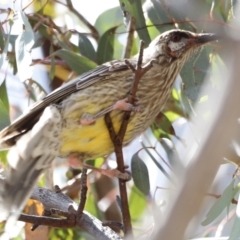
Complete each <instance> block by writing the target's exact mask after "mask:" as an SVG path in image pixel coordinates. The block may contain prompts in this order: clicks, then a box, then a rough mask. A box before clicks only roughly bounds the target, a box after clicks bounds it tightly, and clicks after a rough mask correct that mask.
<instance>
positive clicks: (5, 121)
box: [0, 99, 10, 130]
mask: <svg viewBox="0 0 240 240" xmlns="http://www.w3.org/2000/svg"><path fill="white" fill-rule="evenodd" d="M9 124H10V118H9V114H8V109H7V108H6V106H5V105H4V103H3V101H2V100H1V99H0V130H1V129H3V128H5V127H6V126H8V125H9Z"/></svg>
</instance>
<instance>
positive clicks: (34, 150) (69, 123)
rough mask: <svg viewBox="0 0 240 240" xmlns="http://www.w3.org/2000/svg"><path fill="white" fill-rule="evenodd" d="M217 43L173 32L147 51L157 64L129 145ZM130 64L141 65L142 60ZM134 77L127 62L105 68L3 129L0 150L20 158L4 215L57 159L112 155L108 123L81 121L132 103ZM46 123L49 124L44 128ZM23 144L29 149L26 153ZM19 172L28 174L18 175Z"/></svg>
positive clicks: (0, 202)
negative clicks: (206, 48)
mask: <svg viewBox="0 0 240 240" xmlns="http://www.w3.org/2000/svg"><path fill="white" fill-rule="evenodd" d="M215 39H216V37H215V36H214V35H213V34H195V33H192V32H189V31H184V30H171V31H168V32H165V33H163V34H161V35H160V36H158V37H157V38H156V39H155V40H154V41H153V42H152V43H151V44H150V45H149V47H148V48H146V49H145V50H144V54H143V65H145V64H147V63H148V62H149V61H151V60H153V59H154V60H155V61H154V63H153V67H152V68H151V69H150V70H149V71H148V72H147V73H146V74H145V75H144V76H143V77H142V78H141V80H140V82H139V85H138V91H137V94H136V96H137V98H139V104H140V107H141V109H142V111H141V112H132V113H131V118H130V122H129V125H128V128H127V132H126V135H125V138H124V144H127V143H129V142H130V141H132V140H133V139H134V138H135V137H136V136H138V135H139V134H141V132H142V131H144V130H145V129H146V128H147V127H148V126H149V125H150V124H151V122H152V121H153V120H154V118H155V117H156V115H157V114H158V113H159V111H160V110H161V109H162V107H163V105H164V103H165V102H166V100H167V98H168V96H169V93H170V91H171V88H172V85H173V83H174V81H175V79H176V77H177V75H178V73H179V72H180V70H181V68H182V66H183V65H184V63H185V62H186V61H187V60H188V59H189V57H190V56H191V55H192V54H193V53H194V52H195V51H196V50H197V49H198V48H199V47H200V46H202V45H204V44H205V43H207V42H209V41H212V40H215ZM129 61H130V62H131V63H132V64H133V65H134V64H136V61H137V56H135V57H133V58H131V59H129ZM133 77H134V75H133V73H132V71H131V70H130V69H128V66H127V65H126V64H125V62H124V61H123V60H114V61H111V62H109V63H106V64H103V65H101V66H99V67H97V68H95V69H93V70H91V71H89V72H87V73H85V74H82V75H81V76H80V77H78V78H77V79H75V80H72V81H70V82H69V83H67V84H65V85H63V86H62V87H61V88H59V89H57V90H55V91H54V92H52V93H51V94H49V95H48V96H46V97H45V98H44V99H43V100H42V101H40V102H39V103H36V104H34V106H32V107H31V108H30V109H29V111H28V112H27V113H25V114H23V115H22V116H21V117H20V118H18V119H17V120H16V121H14V122H13V123H12V124H11V125H10V126H9V127H7V128H5V129H3V130H2V132H0V148H1V147H2V148H11V147H13V149H14V150H10V153H11V151H12V153H13V152H14V154H15V155H19V156H20V157H19V158H18V159H17V160H16V161H15V162H16V163H14V164H12V165H14V166H12V167H13V169H14V168H15V169H16V170H15V171H14V170H12V171H14V172H15V173H14V176H12V173H11V172H10V173H9V175H8V177H7V179H6V183H4V184H2V187H1V185H0V196H2V199H1V198H0V210H2V206H4V209H5V210H6V209H7V210H9V209H11V207H12V205H13V206H15V207H16V208H17V207H18V206H19V204H21V203H22V202H24V200H25V199H26V198H27V196H28V195H27V193H29V190H30V189H31V188H32V187H33V186H34V183H35V182H36V179H37V177H38V176H39V174H40V173H41V172H42V170H44V169H45V168H46V167H47V166H48V165H49V164H50V163H51V162H52V161H53V159H54V158H55V157H56V156H60V157H68V156H71V155H74V156H75V157H78V158H79V160H81V161H84V160H88V159H92V158H96V157H100V156H105V155H107V154H109V153H111V152H112V151H113V146H112V143H111V140H110V138H109V134H108V131H107V129H106V126H105V123H104V118H103V117H101V118H99V119H97V120H96V122H95V124H92V125H89V126H82V125H81V124H80V119H81V117H82V116H83V114H85V113H90V114H96V113H98V112H100V111H102V110H104V109H106V108H108V107H109V106H111V105H113V104H114V103H115V102H117V101H118V100H120V99H124V98H126V97H127V95H128V93H129V91H130V88H131V85H132V81H133ZM41 115H42V117H41V118H40V116H41ZM122 115H123V112H122V111H120V110H114V111H112V112H111V117H112V121H113V124H114V127H115V129H116V130H118V129H119V127H120V124H121V119H122ZM52 116H56V119H55V120H53V119H52ZM39 118H40V120H39ZM43 122H44V124H41V123H43ZM47 126H49V127H47ZM56 126H58V128H56ZM45 128H46V129H48V130H46V129H45ZM32 129H33V130H32ZM39 129H40V130H39ZM41 129H43V131H41ZM44 129H45V130H44ZM51 129H55V130H54V131H55V132H54V133H53V132H51ZM48 131H49V133H48ZM40 133H41V134H40ZM39 134H40V137H39ZM56 141H57V143H56ZM39 142H40V143H41V144H40V146H41V147H39V144H38V143H39ZM20 143H21V144H23V143H24V144H26V146H25V149H23V150H22V149H21V151H20V150H19V149H20V148H21V147H20V145H21V144H20ZM21 146H22V145H21ZM28 146H31V147H28ZM44 146H45V149H44V148H43V147H44ZM26 151H27V153H28V154H26V153H25V152H26ZM12 153H11V155H12V156H13V154H12ZM42 163H44V164H42ZM36 166H37V167H36ZM18 168H25V170H24V171H19V173H20V174H18ZM36 170H37V171H36ZM35 172H36V174H35ZM23 173H24V174H28V177H27V178H26V176H23ZM20 185H21V188H20ZM7 188H8V189H21V190H19V191H21V194H20V193H19V194H18V192H17V191H8V190H7ZM13 199H14V200H13ZM6 215H7V213H6V214H5V216H6Z"/></svg>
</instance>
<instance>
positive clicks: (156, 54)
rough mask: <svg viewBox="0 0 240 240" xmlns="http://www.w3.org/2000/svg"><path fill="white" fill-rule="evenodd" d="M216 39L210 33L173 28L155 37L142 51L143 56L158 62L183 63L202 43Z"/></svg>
mask: <svg viewBox="0 0 240 240" xmlns="http://www.w3.org/2000/svg"><path fill="white" fill-rule="evenodd" d="M214 40H217V36H216V35H215V34H212V33H193V32H190V31H185V30H180V29H174V30H170V31H167V32H164V33H162V34H161V35H159V36H158V37H156V38H155V39H154V40H153V41H152V42H151V44H150V45H149V47H148V48H147V49H146V50H145V51H144V56H148V57H149V58H150V59H153V58H154V59H156V60H157V62H158V63H159V64H165V63H166V64H169V63H172V62H173V61H177V60H180V61H181V62H182V63H185V62H186V61H187V60H188V59H189V57H190V56H191V55H192V54H193V53H194V52H195V51H196V50H197V49H198V48H199V47H201V46H203V45H204V44H206V43H208V42H210V41H214Z"/></svg>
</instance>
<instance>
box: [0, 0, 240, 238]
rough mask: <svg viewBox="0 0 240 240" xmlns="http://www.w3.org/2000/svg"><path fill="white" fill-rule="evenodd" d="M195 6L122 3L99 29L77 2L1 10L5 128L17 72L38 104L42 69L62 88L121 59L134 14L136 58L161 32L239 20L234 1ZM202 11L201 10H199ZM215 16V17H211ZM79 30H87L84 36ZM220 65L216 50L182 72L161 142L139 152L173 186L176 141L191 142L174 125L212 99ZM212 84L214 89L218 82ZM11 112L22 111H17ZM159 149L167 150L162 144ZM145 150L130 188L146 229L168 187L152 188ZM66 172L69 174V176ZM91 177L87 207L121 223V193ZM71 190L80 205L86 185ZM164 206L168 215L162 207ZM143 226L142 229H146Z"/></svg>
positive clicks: (160, 127)
mask: <svg viewBox="0 0 240 240" xmlns="http://www.w3.org/2000/svg"><path fill="white" fill-rule="evenodd" d="M102 2H103V3H104V2H105V1H102ZM143 2H144V1H143ZM193 2H194V1H192V2H191V1H188V4H182V3H181V1H179V3H177V2H176V1H173V0H171V1H162V0H160V1H159V0H148V1H145V2H144V3H142V1H132V0H119V6H118V7H115V8H111V9H106V10H105V12H103V13H101V14H99V16H98V17H97V19H96V22H95V24H94V25H91V24H90V23H89V22H88V21H87V20H86V19H85V18H84V17H83V16H82V15H81V8H79V9H78V10H76V9H74V8H73V7H72V5H71V4H70V1H67V3H66V4H65V3H63V2H60V1H32V2H31V3H30V5H29V6H28V8H29V7H30V6H31V7H32V8H33V11H31V13H29V11H28V8H27V7H26V8H22V9H21V10H19V11H17V12H15V11H14V9H11V8H6V9H2V11H3V12H5V19H4V20H2V23H1V31H0V48H1V58H0V66H1V67H2V66H4V67H5V68H6V69H7V70H6V76H4V78H3V79H4V80H1V84H0V129H3V128H4V127H5V126H7V125H8V124H9V123H10V116H9V115H10V113H9V112H11V111H12V109H14V106H12V105H11V104H9V96H8V95H9V93H10V91H9V93H8V91H7V88H6V83H7V82H8V79H9V78H10V76H11V74H12V73H13V74H17V77H18V79H17V81H22V82H23V84H24V87H25V89H26V92H27V94H28V98H29V100H30V99H38V98H39V97H38V96H37V95H43V94H45V90H44V88H43V86H41V82H40V83H38V84H34V83H37V81H36V79H34V77H33V76H34V75H33V70H34V68H35V67H37V66H39V65H42V66H44V69H43V70H42V71H43V72H45V71H46V72H47V74H48V75H49V78H50V79H51V81H49V84H50V85H51V87H52V88H53V90H54V87H55V86H56V85H59V83H62V82H64V81H67V80H69V79H71V78H73V77H75V76H77V75H79V74H82V73H84V72H86V71H88V70H90V69H93V68H95V67H96V66H97V65H99V64H102V63H104V62H107V61H110V60H113V59H117V58H121V57H122V55H123V48H124V47H123V46H124V45H125V40H126V39H125V37H124V36H126V34H125V33H126V26H125V25H127V23H128V21H129V19H130V17H134V19H135V29H136V31H135V32H136V34H135V33H134V38H133V44H132V48H133V49H132V50H131V53H133V52H134V53H136V49H137V47H136V46H138V43H139V39H142V40H144V41H145V44H146V45H148V44H149V43H150V41H151V39H153V38H154V37H155V36H157V35H158V34H159V33H162V32H164V31H166V30H169V29H173V28H176V27H179V28H182V29H186V30H191V31H196V32H201V31H209V30H210V29H213V27H214V26H216V25H217V28H218V29H220V28H223V27H228V23H229V21H230V20H231V18H232V17H233V12H234V11H233V10H234V8H235V5H234V4H235V1H227V0H224V1H219V2H218V3H216V5H213V1H208V0H205V1H198V2H199V3H198V5H196V4H195V3H193ZM80 5H81V4H80ZM196 6H197V9H198V11H196V10H195V9H196ZM59 7H64V14H66V15H67V16H68V17H72V18H74V22H75V24H76V25H75V29H70V28H69V26H68V25H67V24H66V23H64V24H60V23H59V21H58V20H59V18H60V19H61V20H62V21H63V20H64V18H62V16H61V15H60V13H58V11H57V9H58V8H59ZM122 13H123V16H124V18H123V17H122ZM209 16H211V17H210V18H209ZM109 19H110V20H109ZM18 22H21V24H20V25H21V26H22V29H21V31H19V32H18V34H17V35H16V34H13V33H12V26H14V25H16V24H18ZM60 22H61V21H60ZM123 22H124V23H125V25H124V24H123ZM79 27H81V28H82V29H84V30H81V31H79V30H78V29H79ZM89 32H90V33H89ZM121 33H124V34H121ZM128 34H133V33H131V32H130V33H128ZM150 38H151V39H150ZM76 39H77V40H76ZM123 39H124V40H123ZM39 47H40V48H41V49H42V50H43V53H44V56H43V57H41V60H39V59H33V56H32V52H33V51H35V50H36V49H37V48H39ZM219 63H222V59H221V55H220V54H218V52H217V51H213V48H212V47H211V48H206V49H204V50H203V51H201V52H199V53H198V54H197V55H195V57H193V58H192V59H191V60H190V61H189V62H188V63H187V64H186V65H185V67H184V68H183V70H182V72H181V74H180V75H181V78H182V84H181V87H178V86H176V87H175V89H173V91H172V95H171V97H170V99H169V101H168V102H167V104H166V106H165V108H164V110H163V112H161V113H159V115H158V117H157V118H156V121H155V122H154V123H153V124H152V126H151V130H152V131H151V132H150V133H149V131H148V133H147V137H146V138H149V139H151V141H152V139H154V144H151V147H149V145H148V144H147V145H146V144H145V143H146V142H145V141H143V142H142V149H140V150H142V151H140V152H144V154H145V158H146V159H148V160H149V159H150V160H151V161H152V162H153V163H154V164H155V165H154V166H155V167H156V166H157V169H158V171H159V175H161V176H165V177H166V178H168V179H169V180H170V181H172V182H174V180H173V177H172V175H173V172H174V168H173V167H172V166H171V164H172V162H171V160H169V161H167V160H165V158H166V159H168V158H170V157H171V156H172V155H173V154H174V152H175V151H176V149H175V147H174V143H175V142H176V141H179V142H181V141H182V144H183V145H184V141H183V140H182V139H181V138H180V137H179V136H178V135H177V133H176V131H175V129H174V127H173V123H174V121H175V120H179V119H180V118H182V119H185V120H187V121H188V118H189V116H190V115H191V114H192V113H193V112H194V105H195V103H196V102H199V101H200V102H201V101H203V98H204V97H206V96H203V95H202V93H201V88H202V86H203V83H204V79H205V77H206V76H207V75H208V74H210V73H211V71H216V68H217V66H218V64H219ZM26 69H27V71H26ZM209 85H210V87H211V88H214V86H216V83H210V84H209ZM203 102H204V101H203ZM10 103H11V102H10ZM206 111H207V110H206ZM12 115H15V113H14V112H13V113H12ZM152 133H153V135H152ZM166 138H167V139H169V140H171V141H172V140H174V141H173V142H172V145H169V144H168V142H166ZM169 140H168V141H169ZM149 142H150V140H149V141H148V143H149ZM160 144H161V146H160V147H161V148H162V149H163V150H162V151H160V150H159V147H156V146H157V145H158V146H159V145H160ZM140 152H139V149H137V150H136V149H134V152H133V153H132V155H133V157H132V161H131V169H132V176H133V182H134V184H132V186H131V184H129V193H130V212H131V214H132V218H133V219H132V220H133V221H134V224H136V225H138V226H141V227H143V226H144V223H143V222H144V220H143V219H144V217H143V214H144V212H145V211H147V204H148V198H150V196H151V199H152V204H154V205H157V204H156V202H157V199H155V195H154V194H153V191H155V190H156V192H157V187H158V185H161V184H162V183H161V181H159V180H158V181H157V183H156V182H155V184H156V185H154V186H151V187H150V185H151V183H152V182H151V181H150V180H151V170H149V166H148V164H147V165H146V164H145V160H144V158H142V157H139V154H140ZM162 155H163V156H162ZM99 157H101V156H99ZM0 159H1V161H2V162H3V165H5V164H6V152H1V153H0ZM57 171H59V170H57ZM59 172H60V174H64V173H63V172H62V171H59ZM70 175H71V174H70ZM90 177H91V181H92V182H91V186H90V190H89V193H88V199H89V200H88V202H87V205H86V209H87V210H88V211H89V212H92V213H93V214H94V215H96V216H97V217H98V218H100V219H101V220H103V219H106V220H115V219H119V218H120V217H119V215H120V213H119V209H118V207H117V206H116V204H115V205H114V202H115V196H114V197H112V196H110V193H109V192H110V190H112V191H113V192H114V193H115V195H116V187H115V182H114V180H112V179H111V180H109V179H107V180H106V179H104V178H103V179H102V178H100V177H99V176H98V175H94V173H91V174H90ZM71 178H73V180H74V179H77V177H76V176H75V178H74V174H72V175H71ZM237 181H238V179H237V178H235V179H234V180H233V181H232V182H231V183H230V185H229V186H228V187H227V188H226V189H225V190H224V191H223V192H222V196H221V198H219V199H218V200H216V203H215V205H214V206H213V208H212V210H210V212H209V214H208V215H207V219H206V220H205V221H204V222H203V225H207V224H210V223H211V222H212V221H214V220H216V218H217V217H218V216H219V215H220V213H221V212H222V211H223V209H225V208H226V207H228V206H229V205H230V204H231V200H232V198H233V197H234V196H235V195H236V194H237V193H238V190H239V186H238V184H236V186H234V183H235V182H237ZM45 182H47V181H44V183H45ZM103 186H104V188H105V187H106V186H107V187H109V189H104V190H103ZM66 190H67V192H68V194H69V195H70V196H71V197H72V198H74V199H75V200H76V201H77V199H78V192H79V188H76V189H75V190H74V191H70V190H69V189H68V187H66ZM68 190H69V191H68ZM103 199H106V200H107V201H108V202H109V203H108V204H106V203H105V205H104V207H101V204H98V203H100V202H101V201H103ZM157 207H158V210H159V212H161V210H162V209H163V207H162V205H160V206H157ZM119 221H120V220H119ZM236 221H237V220H236ZM140 222H141V224H139V223H140ZM237 223H238V222H237ZM155 224H156V225H157V224H158V223H155ZM237 228H238V224H235V225H234V226H233V232H234V233H235V232H237V233H236V234H235V235H234V237H235V238H233V237H232V238H231V239H236V238H237V237H239V236H240V233H239V232H238V231H236V229H237ZM49 237H50V239H90V238H89V236H88V235H87V234H86V233H84V232H81V231H80V230H79V229H66V230H63V229H52V230H50V231H49Z"/></svg>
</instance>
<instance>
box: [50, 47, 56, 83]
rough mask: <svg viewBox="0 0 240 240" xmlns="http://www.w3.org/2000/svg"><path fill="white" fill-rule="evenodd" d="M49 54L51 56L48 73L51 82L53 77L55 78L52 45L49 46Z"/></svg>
mask: <svg viewBox="0 0 240 240" xmlns="http://www.w3.org/2000/svg"><path fill="white" fill-rule="evenodd" d="M50 54H51V55H52V56H51V68H50V72H49V77H50V79H51V80H53V78H54V76H55V69H56V68H55V56H54V54H53V45H52V44H51V46H50Z"/></svg>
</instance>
